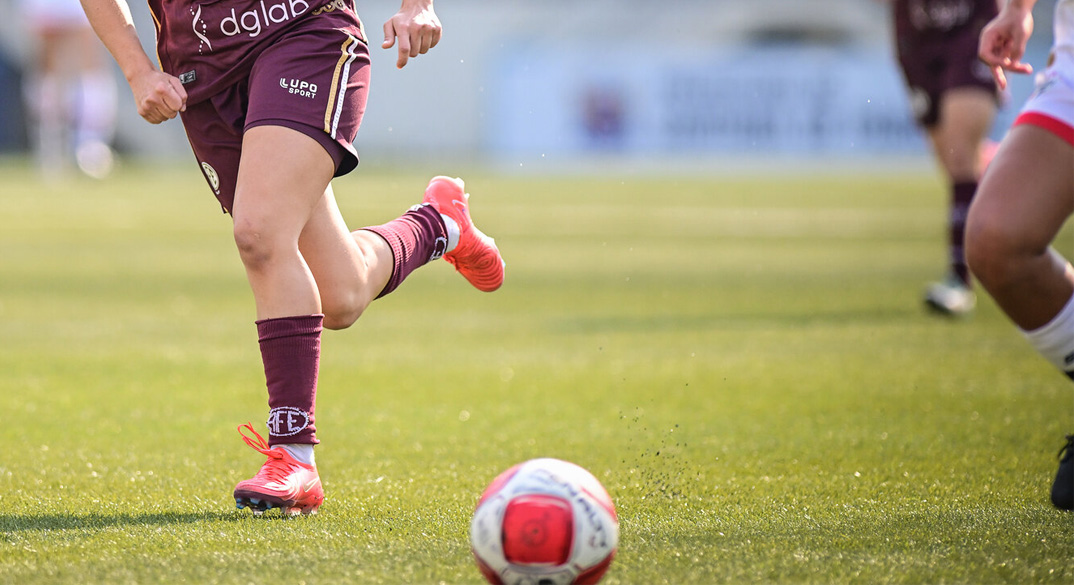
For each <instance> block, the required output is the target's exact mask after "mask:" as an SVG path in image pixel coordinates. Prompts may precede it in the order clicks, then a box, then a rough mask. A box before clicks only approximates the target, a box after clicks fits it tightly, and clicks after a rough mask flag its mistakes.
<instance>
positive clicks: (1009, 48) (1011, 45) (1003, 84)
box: [977, 5, 1033, 89]
mask: <svg viewBox="0 0 1074 585" xmlns="http://www.w3.org/2000/svg"><path fill="white" fill-rule="evenodd" d="M1032 34H1033V13H1032V12H1031V11H1028V10H1019V9H1016V8H1011V7H1010V5H1008V6H1007V7H1005V8H1004V9H1003V11H1002V12H1000V14H999V16H997V17H995V18H993V19H992V22H989V23H988V25H987V26H985V27H984V30H982V31H981V42H980V44H979V45H978V48H977V57H978V58H980V59H981V61H983V62H984V64H985V65H988V68H989V69H991V70H992V78H993V79H995V80H996V85H998V86H999V88H1000V89H1006V88H1007V76H1006V74H1005V73H1004V71H1013V72H1015V73H1033V67H1032V66H1031V65H1030V64H1029V63H1023V62H1022V56H1023V55H1025V51H1026V42H1027V41H1028V40H1029V37H1030V36H1031V35H1032Z"/></svg>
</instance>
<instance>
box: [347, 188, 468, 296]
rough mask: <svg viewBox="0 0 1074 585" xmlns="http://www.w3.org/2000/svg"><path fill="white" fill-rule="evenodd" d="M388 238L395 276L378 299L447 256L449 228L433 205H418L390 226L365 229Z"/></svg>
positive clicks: (393, 274) (390, 223)
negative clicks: (425, 265) (428, 263)
mask: <svg viewBox="0 0 1074 585" xmlns="http://www.w3.org/2000/svg"><path fill="white" fill-rule="evenodd" d="M362 229H364V230H368V231H371V232H373V233H375V234H377V235H378V236H380V237H382V238H384V241H386V242H388V245H389V246H391V248H392V260H393V261H394V264H393V265H392V276H391V278H389V279H388V284H387V285H385V286H384V290H382V291H380V294H378V295H377V298H378V299H379V298H380V297H382V296H384V295H386V294H388V293H390V292H392V291H393V290H395V289H396V288H397V287H398V286H399V285H400V284H401V283H402V282H403V279H405V278H406V277H407V276H409V275H410V273H411V272H414V271H415V270H417V269H418V268H419V267H421V266H423V265H424V264H425V263H427V262H431V261H433V260H436V259H437V258H439V257H441V256H443V255H444V250H445V249H446V248H447V228H445V227H444V220H443V219H442V218H441V217H440V212H438V211H437V210H436V209H435V208H434V207H433V206H432V205H428V204H422V205H415V206H414V207H412V208H410V211H407V212H406V213H404V214H403V215H401V216H399V217H397V218H395V219H393V220H392V221H389V222H388V223H386V224H383V225H378V226H372V227H366V228H362Z"/></svg>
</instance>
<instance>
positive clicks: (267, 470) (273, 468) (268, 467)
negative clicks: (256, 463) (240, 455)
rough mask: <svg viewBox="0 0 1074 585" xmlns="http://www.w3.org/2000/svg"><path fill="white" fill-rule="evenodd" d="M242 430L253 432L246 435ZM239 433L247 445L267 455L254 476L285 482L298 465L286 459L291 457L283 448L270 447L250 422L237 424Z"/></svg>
mask: <svg viewBox="0 0 1074 585" xmlns="http://www.w3.org/2000/svg"><path fill="white" fill-rule="evenodd" d="M244 430H245V431H248V432H250V433H253V437H250V436H248V435H247V434H246V433H245V432H243V431H244ZM239 435H240V436H241V437H242V440H243V441H245V442H246V444H247V445H249V446H250V447H252V448H253V449H254V450H256V451H258V452H259V453H261V454H262V455H264V456H266V457H268V459H267V460H265V464H264V465H262V466H261V470H260V471H258V472H257V475H255V476H254V477H255V478H263V479H265V480H267V481H273V482H276V483H280V484H284V483H287V480H288V478H289V476H290V475H291V474H292V473H293V472H294V471H295V469H296V468H299V467H300V466H299V465H297V464H296V463H295V462H294V461H293V460H291V461H288V459H291V458H290V457H287V453H286V451H284V450H283V449H273V448H270V447H269V444H268V441H266V440H265V438H264V437H262V436H261V435H260V434H259V433H258V432H257V431H255V430H254V427H253V425H251V424H250V423H246V424H243V425H239Z"/></svg>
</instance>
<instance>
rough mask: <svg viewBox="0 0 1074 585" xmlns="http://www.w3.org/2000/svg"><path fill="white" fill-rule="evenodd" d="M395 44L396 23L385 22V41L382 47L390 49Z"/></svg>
mask: <svg viewBox="0 0 1074 585" xmlns="http://www.w3.org/2000/svg"><path fill="white" fill-rule="evenodd" d="M394 44H395V24H394V23H393V22H392V21H390V20H389V21H388V22H385V23H384V42H383V43H381V45H380V46H381V48H382V49H390V48H392V45H394Z"/></svg>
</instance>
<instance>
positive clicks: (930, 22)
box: [893, 0, 999, 316]
mask: <svg viewBox="0 0 1074 585" xmlns="http://www.w3.org/2000/svg"><path fill="white" fill-rule="evenodd" d="M996 3H997V0H894V1H893V11H894V18H893V20H894V23H895V42H896V52H897V54H898V58H899V65H900V67H901V68H902V73H903V77H904V79H905V81H906V84H907V86H908V87H909V90H910V105H911V107H912V108H913V113H914V117H915V119H916V120H917V123H918V124H919V125H920V126H921V127H922V128H924V130H925V132H926V133H927V135H928V138H929V142H930V144H931V145H932V151H933V154H934V156H935V158H936V159H937V161H938V162H939V165H940V167H941V168H942V169H943V172H944V175H945V177H946V179H947V183H948V189H949V193H950V196H949V197H950V198H949V204H948V219H947V232H948V245H947V247H948V268H947V274H946V275H945V276H944V278H943V279H941V280H940V281H939V282H934V283H932V284H930V285H929V286H928V287H927V288H926V290H925V303H926V305H927V306H928V307H930V308H931V309H933V310H935V311H937V312H939V313H942V314H945V315H954V316H957V315H964V314H967V313H970V312H971V311H973V309H974V307H975V306H976V304H977V297H976V295H975V294H974V292H973V288H972V285H971V282H970V273H969V269H967V268H966V258H965V254H964V250H963V237H964V231H965V222H966V210H967V209H969V206H970V201H972V200H973V195H974V193H975V192H976V191H977V181H978V179H979V177H980V174H981V170H982V169H981V168H980V167H981V161H982V148H983V147H984V144H985V139H986V137H987V136H988V132H989V131H990V130H991V128H992V122H993V120H994V119H995V116H996V109H997V106H998V103H999V101H998V100H999V92H998V91H997V89H996V84H995V82H993V81H992V76H991V75H990V73H989V71H988V68H986V67H985V66H984V65H983V64H982V63H981V62H980V61H979V60H978V59H977V40H978V37H979V35H980V32H981V29H982V28H983V27H984V25H985V23H987V22H988V20H989V19H991V18H992V17H993V16H995V15H996V13H997V11H998V7H997V5H996Z"/></svg>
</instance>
